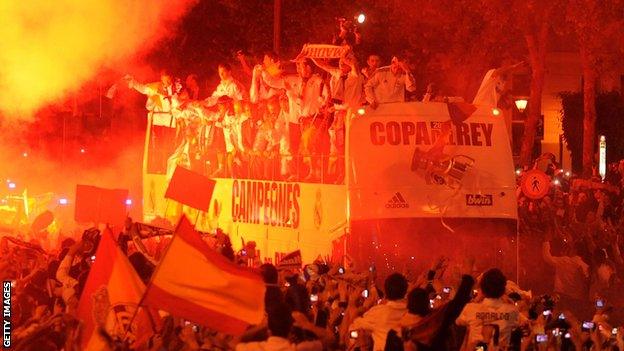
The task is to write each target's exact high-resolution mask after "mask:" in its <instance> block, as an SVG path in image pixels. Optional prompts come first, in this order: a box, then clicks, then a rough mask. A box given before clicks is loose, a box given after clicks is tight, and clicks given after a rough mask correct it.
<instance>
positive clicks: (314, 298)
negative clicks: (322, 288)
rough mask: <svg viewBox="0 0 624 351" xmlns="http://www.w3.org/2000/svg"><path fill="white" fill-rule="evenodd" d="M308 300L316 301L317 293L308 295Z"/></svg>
mask: <svg viewBox="0 0 624 351" xmlns="http://www.w3.org/2000/svg"><path fill="white" fill-rule="evenodd" d="M310 302H318V295H317V294H312V295H310Z"/></svg>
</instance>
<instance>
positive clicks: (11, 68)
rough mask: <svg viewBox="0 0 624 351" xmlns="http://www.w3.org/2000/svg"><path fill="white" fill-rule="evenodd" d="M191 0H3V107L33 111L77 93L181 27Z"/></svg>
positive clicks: (8, 111) (20, 112)
mask: <svg viewBox="0 0 624 351" xmlns="http://www.w3.org/2000/svg"><path fill="white" fill-rule="evenodd" d="M190 2H191V1H189V0H178V1H167V0H137V1H124V0H99V1H84V0H58V1H45V0H24V1H1V2H0V22H1V23H2V26H0V38H2V50H0V89H1V90H2V91H3V94H0V111H2V112H3V113H5V114H10V115H12V116H13V117H18V118H19V117H22V118H24V117H28V116H29V115H30V114H31V113H32V112H34V111H35V110H37V109H38V108H39V107H41V106H43V105H44V104H46V103H50V102H55V101H57V100H59V99H61V98H62V97H64V96H65V94H67V93H70V92H72V91H75V90H76V89H78V88H79V87H80V85H81V84H82V83H83V82H85V81H86V80H88V79H90V78H91V77H93V76H94V75H95V74H96V73H97V71H98V70H99V69H100V68H102V67H105V66H111V65H114V64H119V63H121V62H122V61H123V60H125V59H128V58H129V57H130V56H131V55H133V54H135V53H137V52H138V51H139V50H141V49H145V48H146V47H147V46H148V45H150V44H152V43H154V40H155V39H157V38H159V37H162V36H163V35H164V34H166V32H165V29H164V28H167V30H168V31H170V30H171V28H175V27H173V26H172V25H171V23H168V22H170V21H172V20H174V19H176V18H179V16H181V15H182V14H183V12H184V10H185V9H186V8H187V7H188V4H189V3H190ZM161 28H163V29H161Z"/></svg>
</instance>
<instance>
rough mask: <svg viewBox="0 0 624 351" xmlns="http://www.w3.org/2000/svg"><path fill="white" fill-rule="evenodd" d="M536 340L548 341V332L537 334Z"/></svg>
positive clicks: (539, 341)
mask: <svg viewBox="0 0 624 351" xmlns="http://www.w3.org/2000/svg"><path fill="white" fill-rule="evenodd" d="M535 342H538V343H541V342H548V335H546V334H537V335H535Z"/></svg>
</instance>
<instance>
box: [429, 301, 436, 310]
mask: <svg viewBox="0 0 624 351" xmlns="http://www.w3.org/2000/svg"><path fill="white" fill-rule="evenodd" d="M434 302H435V301H434V300H433V299H429V307H431V308H433V304H434Z"/></svg>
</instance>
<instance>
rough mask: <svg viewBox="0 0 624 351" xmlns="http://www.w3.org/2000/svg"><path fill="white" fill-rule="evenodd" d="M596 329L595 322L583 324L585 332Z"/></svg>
mask: <svg viewBox="0 0 624 351" xmlns="http://www.w3.org/2000/svg"><path fill="white" fill-rule="evenodd" d="M595 327H596V324H594V322H590V321H585V322H583V329H585V330H593V329H594V328H595Z"/></svg>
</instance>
